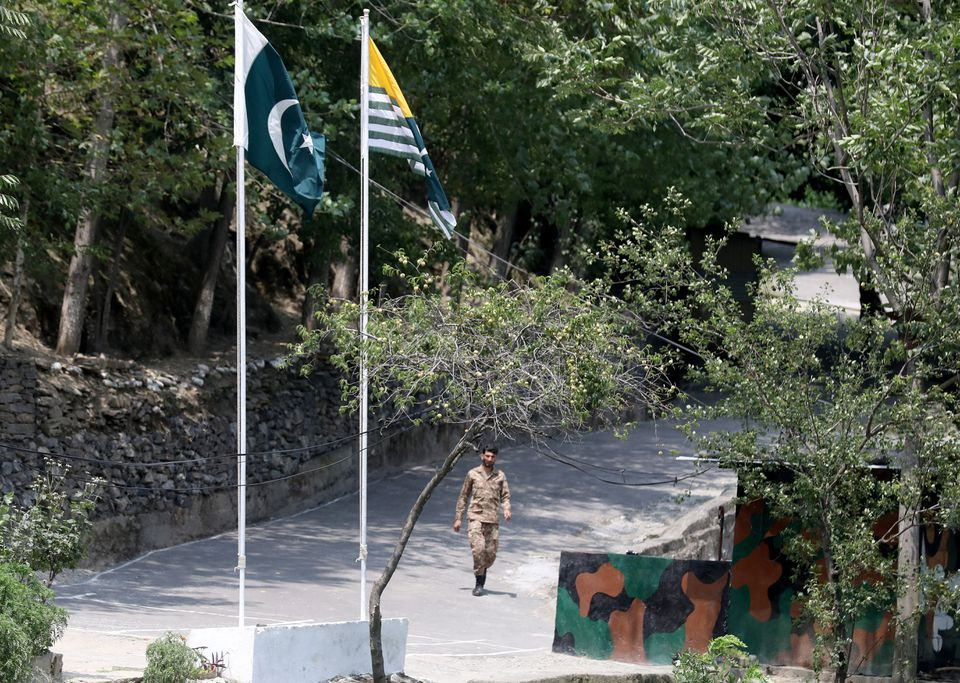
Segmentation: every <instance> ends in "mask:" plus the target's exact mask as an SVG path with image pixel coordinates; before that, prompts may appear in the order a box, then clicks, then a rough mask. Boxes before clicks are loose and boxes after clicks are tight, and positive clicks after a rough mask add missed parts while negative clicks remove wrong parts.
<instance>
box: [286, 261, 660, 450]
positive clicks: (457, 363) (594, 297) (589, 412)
mask: <svg viewBox="0 0 960 683" xmlns="http://www.w3.org/2000/svg"><path fill="white" fill-rule="evenodd" d="M397 259H398V264H397V266H388V267H386V268H385V273H386V274H387V275H388V276H389V277H391V278H395V279H396V281H398V282H400V283H404V286H406V287H408V293H406V294H403V295H400V296H396V297H387V298H384V299H382V300H380V301H378V302H376V303H372V304H371V305H370V308H369V323H368V328H367V329H368V335H367V337H366V338H364V339H361V338H360V337H359V336H358V335H357V333H356V329H357V317H358V306H357V305H355V304H351V303H342V302H341V303H339V304H338V306H339V307H338V308H336V309H333V308H332V309H330V310H328V311H327V312H326V313H324V314H322V315H321V316H320V321H321V324H320V325H318V331H308V330H301V335H302V337H303V341H302V342H301V343H300V344H299V345H297V346H296V347H295V349H294V356H295V357H297V358H299V359H300V360H301V361H305V362H306V364H305V365H304V366H303V368H302V369H303V371H304V372H309V371H310V370H311V365H310V364H309V360H310V358H311V357H312V356H313V355H314V354H316V353H318V352H320V351H322V350H325V349H327V348H328V345H332V346H333V349H334V351H333V354H332V356H331V360H332V361H333V363H334V364H335V365H336V366H337V367H339V368H340V369H341V370H343V371H344V373H345V376H346V377H347V378H350V379H345V380H344V381H343V384H342V387H343V400H344V408H345V409H348V410H356V408H357V405H358V385H357V382H356V377H357V375H356V370H357V368H358V365H359V362H360V358H361V356H363V355H365V357H366V362H367V370H368V374H369V377H370V383H371V384H370V395H371V406H372V407H373V408H374V410H375V411H376V412H377V413H378V414H379V417H380V418H381V419H382V420H383V421H384V423H385V424H389V423H390V422H392V421H394V420H403V421H405V420H412V421H413V422H414V423H420V422H434V423H451V424H457V425H462V426H464V427H465V428H467V427H469V428H471V430H490V431H491V432H492V433H493V434H496V435H500V436H508V437H511V438H513V437H516V436H518V435H519V434H526V435H529V436H537V435H542V434H546V433H549V432H550V431H551V430H557V429H559V430H576V429H585V428H590V427H591V426H593V425H598V424H602V423H606V422H613V423H616V421H617V419H618V417H619V415H620V414H621V413H622V411H624V410H625V409H627V408H628V407H631V406H635V405H638V404H646V405H656V404H659V403H660V402H661V401H662V400H663V399H664V396H665V395H666V394H667V392H668V387H669V382H668V381H667V379H666V377H665V376H664V375H663V373H662V369H661V367H660V365H659V357H658V355H657V353H656V352H655V350H654V349H652V348H650V347H647V346H642V345H640V344H638V343H637V341H636V339H637V338H636V336H635V335H636V333H637V328H636V324H635V322H634V321H632V319H630V318H629V317H628V316H625V315H623V314H622V310H621V305H620V303H619V302H618V301H617V300H615V299H613V298H612V297H609V296H607V295H606V294H605V293H604V292H603V291H602V290H600V289H598V288H596V287H593V286H591V285H582V284H581V285H579V286H578V285H575V283H573V282H572V280H571V279H570V277H569V275H568V274H565V273H558V274H556V275H554V276H552V277H549V278H543V279H539V280H537V281H536V282H535V283H534V284H532V285H519V284H516V283H500V284H495V285H490V284H485V283H483V282H482V281H480V280H479V279H478V278H477V277H476V276H475V275H474V274H472V273H470V272H469V271H468V270H467V268H466V267H465V265H464V264H462V263H461V264H458V265H457V266H455V267H454V269H453V270H452V272H451V274H450V276H449V278H447V279H443V280H441V279H438V278H436V277H435V276H434V275H432V274H430V273H429V272H424V271H422V270H420V269H422V268H423V267H424V266H425V265H426V260H425V259H420V260H419V261H418V262H412V261H410V260H409V259H408V258H407V257H406V256H405V255H404V254H399V255H398V256H397ZM574 290H576V291H574ZM448 291H455V292H456V293H457V296H456V297H451V296H448V295H447V292H448ZM505 349H506V350H507V351H505Z"/></svg>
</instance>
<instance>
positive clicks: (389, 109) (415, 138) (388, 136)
mask: <svg viewBox="0 0 960 683" xmlns="http://www.w3.org/2000/svg"><path fill="white" fill-rule="evenodd" d="M368 98H369V100H370V120H369V126H368V130H369V135H370V149H371V150H375V151H377V152H383V153H384V154H391V155H393V156H398V157H403V158H404V159H406V160H407V162H408V163H409V164H410V168H411V169H412V170H413V172H414V173H416V174H417V175H421V176H423V177H424V178H425V179H426V181H427V206H428V207H429V208H430V217H431V218H432V219H433V222H434V223H435V224H436V226H437V227H438V228H440V230H441V231H442V232H443V234H444V235H445V236H446V238H447V239H450V237H451V235H452V233H453V230H454V229H455V228H456V227H457V219H456V218H454V216H453V212H451V211H450V202H448V201H447V196H446V195H445V194H444V193H443V187H442V186H441V185H440V181H439V180H438V179H437V172H436V170H435V169H434V168H433V162H432V161H430V155H429V154H427V146H426V145H425V144H424V143H423V136H421V135H420V129H419V128H418V127H417V122H416V121H415V120H414V118H413V114H412V113H411V112H410V107H409V106H408V105H407V100H406V99H405V98H404V97H403V93H402V92H400V86H399V85H397V81H396V79H395V78H394V77H393V73H391V71H390V67H388V66H387V63H386V62H385V61H383V56H382V55H381V54H380V50H378V49H377V46H376V45H375V44H374V42H373V40H370V92H369V95H368Z"/></svg>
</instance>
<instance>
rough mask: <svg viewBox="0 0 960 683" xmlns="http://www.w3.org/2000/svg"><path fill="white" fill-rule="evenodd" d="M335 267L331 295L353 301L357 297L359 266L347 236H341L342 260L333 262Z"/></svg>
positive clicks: (332, 265)
mask: <svg viewBox="0 0 960 683" xmlns="http://www.w3.org/2000/svg"><path fill="white" fill-rule="evenodd" d="M331 268H332V269H333V284H332V285H331V286H330V296H332V297H333V298H334V299H344V300H346V301H353V300H354V299H356V298H357V290H358V282H357V266H356V263H355V262H354V259H353V255H352V254H351V253H350V241H349V240H348V239H347V238H346V237H341V238H340V260H339V261H336V262H335V263H333V264H331Z"/></svg>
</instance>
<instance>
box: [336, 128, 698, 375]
mask: <svg viewBox="0 0 960 683" xmlns="http://www.w3.org/2000/svg"><path fill="white" fill-rule="evenodd" d="M327 154H329V155H330V156H331V157H332V158H333V160H334V161H336V162H338V163H340V164H342V165H343V166H345V167H347V168H348V169H350V170H351V171H353V172H354V173H357V174H358V175H359V173H360V170H359V169H358V168H357V167H356V166H354V165H353V164H351V163H350V162H349V161H347V160H346V159H344V158H343V157H342V156H340V155H339V154H337V153H336V152H335V151H333V150H332V149H330V148H329V147H328V148H327ZM370 184H371V185H373V186H374V187H376V188H377V189H378V190H380V191H381V192H382V193H383V194H385V195H386V196H388V197H389V198H390V199H393V200H394V201H395V202H396V203H397V204H399V205H401V206H403V207H404V208H406V209H407V210H409V211H412V212H413V213H416V214H418V215H420V216H422V217H424V218H428V219H430V220H431V221H432V218H431V216H430V214H429V212H427V211H426V210H425V209H423V208H421V207H419V206H417V205H416V204H414V203H412V202H410V201H408V200H406V199H404V198H403V197H401V196H400V195H398V194H397V193H396V192H394V191H393V190H391V189H390V188H388V187H386V186H384V185H382V184H380V183H378V182H377V181H375V180H370ZM452 232H453V234H454V235H455V236H457V237H459V238H460V239H461V240H463V241H465V242H467V243H468V244H469V245H470V246H471V247H473V248H474V249H476V250H478V251H480V252H482V253H484V254H486V255H487V256H489V257H491V259H493V260H495V261H497V262H499V263H502V264H504V265H505V266H507V272H508V273H509V272H510V270H514V271H516V272H518V273H522V274H523V275H525V276H526V277H527V278H532V277H533V273H531V272H530V271H528V270H525V269H524V268H521V267H520V266H518V265H517V264H515V263H513V262H512V261H508V260H507V259H505V258H503V257H502V256H500V255H499V254H496V253H494V252H492V251H490V250H489V249H487V248H486V247H485V246H484V245H482V244H480V243H479V242H477V241H476V240H474V239H472V238H470V237H469V236H468V235H464V234H463V233H462V232H459V231H458V230H453V231H452ZM452 241H453V242H454V243H455V246H456V248H457V249H459V250H460V251H462V252H463V253H464V254H465V255H467V256H469V254H470V250H469V249H467V248H466V247H464V246H463V245H461V244H460V243H459V242H458V241H457V240H452ZM487 268H488V269H489V270H490V272H491V273H492V274H493V275H494V276H495V277H497V278H499V279H500V280H502V281H504V282H506V281H507V278H506V276H504V275H503V274H502V273H500V272H498V271H497V270H496V269H495V268H493V266H492V264H491V263H487ZM627 313H629V315H630V316H631V317H632V318H633V319H634V320H636V321H637V322H638V323H639V324H640V326H641V328H642V329H643V331H644V333H645V334H648V335H650V336H651V337H655V338H656V339H659V340H660V341H662V342H664V343H665V344H669V345H670V346H674V347H676V348H677V349H679V350H681V351H683V352H684V353H687V354H689V355H691V356H695V357H697V358H700V359H702V358H703V356H702V355H701V354H700V353H698V352H697V351H695V350H693V349H691V348H690V347H688V346H686V345H685V344H681V343H680V342H678V341H676V340H675V339H670V338H669V337H665V336H664V335H662V334H660V333H659V332H658V331H657V330H656V329H654V328H653V327H652V326H651V325H650V324H649V323H648V322H647V321H646V320H644V319H643V318H641V317H640V316H639V315H637V314H636V313H635V312H633V311H627Z"/></svg>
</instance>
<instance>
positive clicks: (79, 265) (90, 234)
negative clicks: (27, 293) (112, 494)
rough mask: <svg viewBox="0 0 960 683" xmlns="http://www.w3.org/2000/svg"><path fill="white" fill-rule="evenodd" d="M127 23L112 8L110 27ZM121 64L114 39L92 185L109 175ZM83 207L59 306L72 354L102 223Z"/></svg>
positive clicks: (64, 341)
mask: <svg viewBox="0 0 960 683" xmlns="http://www.w3.org/2000/svg"><path fill="white" fill-rule="evenodd" d="M125 24H126V17H124V16H122V15H121V14H120V13H119V11H118V10H117V8H116V7H114V8H113V9H111V10H110V31H111V33H112V34H113V35H116V34H118V33H119V32H120V31H121V30H122V29H123V27H124V25H125ZM119 64H120V51H119V49H118V47H117V45H116V43H111V44H110V45H109V46H108V47H107V49H106V52H104V55H103V70H104V72H105V73H106V74H107V88H106V92H104V93H103V95H102V99H101V100H100V111H99V112H98V113H97V120H96V124H95V126H94V134H93V139H92V140H91V144H90V157H89V160H88V162H87V169H86V174H87V181H88V182H89V184H90V185H91V186H96V185H100V184H102V183H103V181H104V180H105V178H106V175H107V159H108V157H109V154H110V134H111V133H112V132H113V119H114V115H115V106H116V102H115V99H116V84H117V75H116V71H117V67H118V66H119ZM85 201H86V204H85V206H84V207H83V208H82V209H81V211H80V218H79V220H78V221H77V229H76V233H75V235H74V238H73V247H74V253H73V256H72V257H71V259H70V268H69V270H68V271H67V281H66V285H65V287H64V291H63V302H62V304H61V306H60V329H59V332H58V335H57V349H56V350H57V353H60V354H63V355H73V354H75V353H77V351H79V350H80V340H81V336H82V333H83V320H84V316H85V313H86V303H87V286H88V284H89V280H90V273H91V271H92V270H93V253H92V251H91V249H92V248H93V247H94V246H95V245H96V243H97V232H98V229H99V225H100V212H99V209H98V208H96V206H95V203H91V201H92V200H91V199H90V198H87V199H86V200H85Z"/></svg>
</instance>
